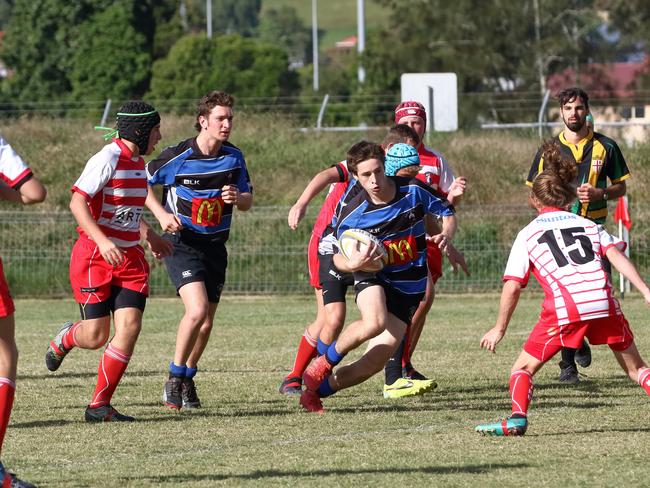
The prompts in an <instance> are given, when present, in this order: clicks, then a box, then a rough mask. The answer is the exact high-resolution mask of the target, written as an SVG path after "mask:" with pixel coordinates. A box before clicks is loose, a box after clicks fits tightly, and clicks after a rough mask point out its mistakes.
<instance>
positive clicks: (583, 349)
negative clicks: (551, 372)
mask: <svg viewBox="0 0 650 488" xmlns="http://www.w3.org/2000/svg"><path fill="white" fill-rule="evenodd" d="M575 359H576V363H578V366H580V367H583V368H588V367H589V365H590V364H591V348H590V347H589V344H588V343H587V341H585V340H584V339H583V340H582V346H580V349H578V350H577V351H576V358H575Z"/></svg>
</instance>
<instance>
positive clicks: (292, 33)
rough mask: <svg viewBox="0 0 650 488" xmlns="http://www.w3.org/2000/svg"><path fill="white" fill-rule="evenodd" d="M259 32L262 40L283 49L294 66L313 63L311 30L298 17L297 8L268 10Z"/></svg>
mask: <svg viewBox="0 0 650 488" xmlns="http://www.w3.org/2000/svg"><path fill="white" fill-rule="evenodd" d="M257 32H258V36H259V38H260V40H262V41H264V42H266V43H268V44H275V45H276V46H279V47H281V48H283V49H284V50H285V51H286V53H287V55H288V56H289V63H291V64H292V65H293V66H303V65H304V64H307V63H309V62H311V46H312V44H311V30H310V29H309V28H308V27H306V26H305V24H304V23H303V21H302V20H301V19H300V17H298V13H297V12H296V9H295V8H293V7H289V6H287V5H283V6H281V7H280V8H278V9H274V8H271V9H269V10H267V11H266V12H265V14H264V15H263V16H262V18H261V20H260V24H259V27H258V30H257Z"/></svg>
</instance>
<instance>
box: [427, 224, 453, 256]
mask: <svg viewBox="0 0 650 488" xmlns="http://www.w3.org/2000/svg"><path fill="white" fill-rule="evenodd" d="M457 227H458V222H457V221H456V216H455V215H450V216H448V217H443V218H442V231H441V232H440V234H436V235H434V236H432V237H431V240H432V241H433V242H435V243H436V244H437V245H438V247H439V248H440V250H441V251H442V252H446V249H447V245H448V243H450V242H451V240H452V239H453V238H454V235H455V234H456V228H457Z"/></svg>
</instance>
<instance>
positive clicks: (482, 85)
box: [363, 0, 611, 123]
mask: <svg viewBox="0 0 650 488" xmlns="http://www.w3.org/2000/svg"><path fill="white" fill-rule="evenodd" d="M377 1H378V2H379V3H381V4H382V5H384V6H385V7H387V8H390V9H391V10H393V15H392V16H390V23H391V25H390V26H389V28H388V29H387V30H385V31H383V32H378V33H375V34H374V35H373V34H371V35H370V36H369V40H368V47H367V50H366V56H364V60H363V62H364V66H365V67H366V71H367V80H368V82H367V88H366V87H364V90H365V89H369V90H374V91H380V90H381V89H382V88H383V89H384V90H385V91H386V92H388V91H392V92H397V91H398V90H399V77H400V75H401V73H403V72H454V73H456V74H457V76H458V80H459V86H458V88H459V90H460V91H461V92H464V93H472V92H473V93H481V92H483V93H485V92H491V93H499V92H512V91H513V90H517V91H528V90H534V91H537V92H539V91H540V75H539V67H540V63H541V67H542V72H543V75H544V76H546V75H548V74H549V73H551V72H554V71H558V70H561V69H563V68H564V67H566V66H576V65H578V64H580V63H583V62H586V61H588V60H589V59H593V58H594V57H596V56H602V53H608V56H609V52H610V51H611V50H608V49H607V48H608V43H607V41H606V39H604V38H603V36H602V35H601V34H600V33H599V31H598V26H599V25H601V24H602V23H603V21H602V19H601V18H600V17H599V16H598V13H597V12H596V10H595V9H594V8H593V5H594V3H595V0H537V1H538V3H539V15H540V18H539V19H538V21H539V25H540V28H539V33H540V35H539V41H536V36H535V9H534V8H533V7H534V5H533V2H534V0H526V1H521V2H512V1H510V0H493V1H492V2H476V1H473V0H455V1H454V2H446V1H444V0H377ZM404 12H409V14H410V15H409V16H408V19H409V20H408V22H405V21H404V18H405V17H404ZM474 100H478V98H474ZM463 103H467V100H463ZM465 107H467V105H465ZM462 108H463V106H461V109H462ZM506 108H507V110H508V112H506V111H503V112H501V113H503V114H506V115H512V114H515V113H521V111H522V107H521V106H520V105H516V104H515V105H514V107H506ZM523 110H530V107H525V108H524V109H523ZM461 115H463V113H462V111H461ZM465 116H466V118H465V119H464V120H462V123H468V122H470V121H471V120H473V119H474V117H475V114H473V113H471V112H465ZM500 116H501V115H499V117H500Z"/></svg>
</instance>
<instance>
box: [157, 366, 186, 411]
mask: <svg viewBox="0 0 650 488" xmlns="http://www.w3.org/2000/svg"><path fill="white" fill-rule="evenodd" d="M183 380H184V378H182V377H180V376H173V375H171V374H170V375H169V379H168V380H167V381H166V382H165V386H164V387H163V394H162V401H163V403H164V404H165V405H166V406H167V407H169V408H174V409H176V410H180V409H181V408H182V407H183V396H182V394H181V388H182V385H183Z"/></svg>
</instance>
